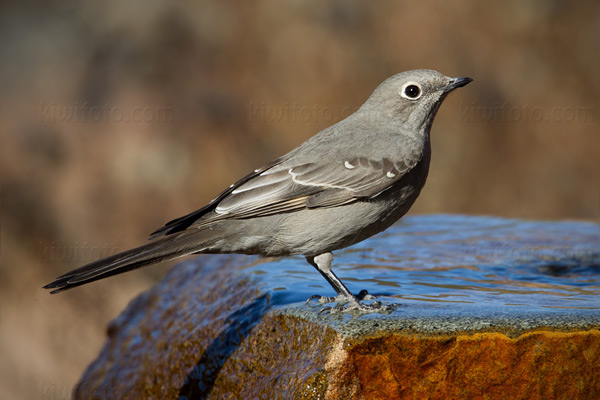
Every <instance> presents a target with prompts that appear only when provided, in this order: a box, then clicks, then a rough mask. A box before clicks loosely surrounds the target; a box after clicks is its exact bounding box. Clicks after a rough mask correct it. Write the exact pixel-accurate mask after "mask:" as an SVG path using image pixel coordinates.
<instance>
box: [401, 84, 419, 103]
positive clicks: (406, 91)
mask: <svg viewBox="0 0 600 400" xmlns="http://www.w3.org/2000/svg"><path fill="white" fill-rule="evenodd" d="M422 95H423V89H421V85H419V84H418V83H417V82H407V83H405V84H404V85H402V89H400V96H402V97H404V98H405V99H407V100H411V101H414V100H418V99H419V98H421V96H422Z"/></svg>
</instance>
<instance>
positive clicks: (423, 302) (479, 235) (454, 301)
mask: <svg viewBox="0 0 600 400" xmlns="http://www.w3.org/2000/svg"><path fill="white" fill-rule="evenodd" d="M334 256H335V259H334V271H335V272H336V274H337V275H338V276H339V277H340V278H341V279H342V281H343V282H344V283H345V284H346V285H347V286H348V287H349V289H350V290H351V291H352V292H353V293H358V292H359V291H360V290H362V289H367V290H368V291H369V293H371V294H376V295H378V296H380V298H379V300H380V301H382V302H384V303H397V304H400V306H401V309H400V311H402V312H410V311H411V310H413V311H415V312H421V313H422V312H423V311H424V310H428V309H432V307H433V308H434V309H437V310H438V311H440V307H441V309H443V310H444V312H451V313H453V314H457V313H458V314H462V313H469V314H477V313H485V312H494V313H508V314H513V313H516V314H520V313H528V312H530V311H534V310H535V312H536V313H540V312H541V313H545V312H549V313H553V312H560V313H562V314H564V313H565V312H568V310H570V309H571V310H574V312H575V313H577V314H581V313H584V314H588V315H589V314H590V313H593V314H600V229H599V226H598V224H594V223H587V222H537V221H523V220H514V219H503V218H492V217H472V216H461V215H428V216H413V217H406V218H404V219H403V220H401V221H400V222H398V223H397V224H396V225H394V226H393V227H391V228H390V229H388V230H387V231H385V232H382V233H380V234H379V235H376V236H374V237H372V238H370V239H368V240H365V241H363V242H361V243H359V244H357V245H355V246H352V247H350V248H347V249H343V250H339V251H337V252H334ZM244 269H245V271H246V272H249V273H251V274H252V275H254V276H256V277H257V278H258V279H259V280H260V281H261V282H263V285H264V290H265V291H268V292H271V296H272V301H273V303H274V305H275V306H281V305H287V304H292V303H301V302H304V301H305V300H306V299H307V298H308V297H310V296H311V295H313V294H319V295H323V296H332V295H334V294H335V293H334V291H333V289H332V288H331V287H330V286H329V284H328V283H327V282H326V281H325V280H324V279H323V278H322V277H321V275H320V274H319V273H318V272H317V271H316V270H315V269H314V268H313V267H312V266H310V265H309V264H308V263H307V262H306V261H305V260H304V258H303V257H289V258H281V259H269V260H262V259H256V263H254V264H252V265H250V266H247V267H245V268H244ZM559 310H562V311H559Z"/></svg>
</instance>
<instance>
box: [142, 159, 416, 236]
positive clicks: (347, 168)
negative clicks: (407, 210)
mask: <svg viewBox="0 0 600 400" xmlns="http://www.w3.org/2000/svg"><path fill="white" fill-rule="evenodd" d="M414 165H415V164H409V163H404V162H392V161H390V160H388V159H382V160H371V159H368V158H366V157H355V158H353V159H349V160H347V161H336V162H334V161H326V160H324V161H319V162H309V163H304V164H299V165H292V166H290V165H289V163H286V162H282V161H281V160H275V161H274V162H272V163H270V164H268V165H266V166H265V167H263V168H260V169H257V170H255V171H254V172H253V173H251V174H249V175H247V176H246V177H244V178H242V179H241V180H239V181H238V182H236V183H235V184H233V185H231V186H230V187H229V188H228V189H227V190H225V191H224V192H222V193H221V194H220V195H219V196H217V197H216V198H215V199H214V200H212V201H211V202H210V203H209V204H208V205H206V206H205V207H203V208H201V209H199V210H197V211H195V212H193V213H191V214H188V215H185V216H183V217H181V218H178V219H175V220H173V221H171V222H169V223H167V224H166V225H165V226H164V227H162V228H160V229H158V230H157V231H155V232H154V233H152V235H151V236H150V237H151V238H155V237H158V236H163V235H169V234H172V233H175V232H180V231H183V230H185V229H187V228H188V227H190V226H192V225H198V224H205V223H209V222H214V221H216V220H219V219H231V218H255V217H263V216H267V215H273V214H279V213H286V212H290V211H296V210H300V209H303V208H316V207H333V206H339V205H342V204H347V203H351V202H353V201H356V200H358V199H361V198H372V197H375V196H377V195H378V194H380V193H381V192H383V191H385V190H386V189H387V188H389V187H390V186H391V185H392V184H394V183H395V182H397V181H398V180H399V179H401V178H402V176H404V175H405V174H406V172H408V171H409V170H410V169H411V168H412V167H414Z"/></svg>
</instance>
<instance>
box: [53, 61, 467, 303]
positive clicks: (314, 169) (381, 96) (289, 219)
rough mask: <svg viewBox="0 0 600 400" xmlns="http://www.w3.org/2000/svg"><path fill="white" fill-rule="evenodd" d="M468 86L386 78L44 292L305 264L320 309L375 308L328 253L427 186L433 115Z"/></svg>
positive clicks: (417, 75) (405, 75) (364, 233)
mask: <svg viewBox="0 0 600 400" xmlns="http://www.w3.org/2000/svg"><path fill="white" fill-rule="evenodd" d="M471 81H472V79H471V78H449V77H447V76H444V75H442V74H440V73H439V72H437V71H432V70H415V71H408V72H402V73H400V74H397V75H394V76H392V77H390V78H388V79H386V80H385V81H384V82H383V83H381V84H380V85H379V86H378V87H377V88H376V89H375V91H374V92H373V94H372V95H371V97H369V99H368V100H367V101H366V102H365V103H364V104H363V105H362V106H361V107H360V108H359V109H358V110H357V111H356V112H355V113H354V114H352V115H350V116H349V117H347V118H346V119H344V120H342V121H340V122H338V123H336V124H335V125H332V126H330V127H329V128H326V129H324V130H322V131H321V132H319V133H318V134H316V135H315V136H313V137H311V138H310V139H308V140H306V141H305V142H304V143H302V144H301V145H300V146H298V147H296V148H295V149H294V150H292V151H290V152H289V153H287V154H286V155H284V156H282V157H280V158H278V159H276V160H274V161H272V162H270V163H268V164H266V165H264V166H263V167H261V168H258V169H256V170H254V171H253V172H251V173H250V174H248V175H246V176H245V177H243V178H242V179H240V180H239V181H237V182H236V183H234V184H233V185H231V186H229V188H227V189H226V190H225V191H224V192H222V193H221V194H219V195H218V196H217V197H216V198H215V199H214V200H212V201H211V202H210V203H208V204H207V205H206V206H204V207H203V208H201V209H199V210H197V211H194V212H192V213H190V214H188V215H185V216H183V217H181V218H177V219H175V220H173V221H171V222H169V223H167V224H166V225H165V226H163V227H162V228H160V229H158V230H156V231H155V232H154V233H152V234H151V235H150V239H153V240H152V241H151V242H150V243H148V244H145V245H143V246H140V247H136V248H134V249H131V250H127V251H124V252H122V253H119V254H115V255H113V256H110V257H107V258H104V259H102V260H98V261H95V262H92V263H90V264H87V265H85V266H83V267H81V268H78V269H75V270H73V271H71V272H68V273H66V274H64V275H62V276H59V277H58V278H56V279H55V280H54V281H53V282H51V283H49V284H48V285H46V286H44V288H45V289H54V290H53V291H52V293H57V292H61V291H64V290H67V289H71V288H74V287H76V286H80V285H83V284H86V283H88V282H92V281H96V280H99V279H103V278H107V277H109V276H112V275H117V274H120V273H123V272H126V271H131V270H133V269H137V268H141V267H144V266H146V265H150V264H155V263H158V262H161V261H166V260H171V259H174V258H177V257H181V256H185V255H188V254H196V253H243V254H258V255H261V256H289V255H304V256H305V257H306V260H307V261H308V262H309V263H310V264H311V265H312V266H313V267H315V268H316V269H317V270H318V271H319V272H320V273H321V275H323V277H324V278H325V279H326V280H327V282H329V284H330V285H331V286H332V287H333V288H334V289H335V291H336V293H337V297H335V298H327V297H323V298H320V300H321V301H320V302H321V303H324V302H330V301H337V302H338V304H343V305H347V307H346V309H347V310H352V309H358V310H362V311H366V312H368V311H373V310H375V309H377V308H378V307H379V306H374V305H373V304H371V305H367V304H364V303H362V302H361V300H363V299H365V298H367V296H366V291H362V292H361V293H360V295H358V296H354V295H353V294H352V293H351V292H350V291H349V290H348V288H346V286H345V285H344V284H343V283H342V282H341V281H340V279H339V278H338V277H337V276H336V275H335V274H334V273H333V271H332V265H331V264H332V261H333V255H332V254H331V252H332V251H334V250H337V249H341V248H344V247H348V246H351V245H353V244H355V243H358V242H360V241H362V240H364V239H366V238H368V237H370V236H372V235H374V234H376V233H378V232H381V231H383V230H384V229H386V228H388V227H389V226H390V225H392V224H393V223H394V222H396V221H397V220H398V219H399V218H400V217H402V216H403V215H404V214H405V213H406V212H407V211H408V210H409V208H410V207H411V206H412V204H413V203H414V201H415V199H416V198H417V196H418V195H419V192H420V191H421V189H422V188H423V185H424V184H425V180H426V179H427V172H428V170H429V160H430V157H431V148H430V141H429V131H430V129H431V125H432V123H433V119H434V117H435V114H436V112H437V110H438V108H439V107H440V105H441V103H442V101H443V100H444V98H445V97H446V95H447V94H448V93H449V92H451V91H452V90H454V89H456V88H458V87H461V86H465V85H466V84H468V83H469V82H471ZM313 297H315V296H313ZM318 297H320V296H318ZM309 300H310V299H309Z"/></svg>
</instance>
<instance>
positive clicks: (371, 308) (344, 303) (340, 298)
mask: <svg viewBox="0 0 600 400" xmlns="http://www.w3.org/2000/svg"><path fill="white" fill-rule="evenodd" d="M374 299H376V296H373V295H371V294H369V293H368V292H367V291H366V290H361V291H360V293H359V294H358V295H356V296H354V295H352V296H344V295H342V294H339V295H337V296H336V297H327V296H319V295H314V296H311V297H309V299H308V300H306V305H308V306H309V307H312V308H315V307H320V306H321V305H323V304H328V303H337V304H336V305H335V306H332V307H323V308H322V309H321V310H320V311H319V313H325V312H327V313H330V314H336V313H358V314H362V313H365V314H366V313H375V312H379V313H389V312H391V311H393V310H395V309H396V307H397V305H394V304H383V303H381V302H380V301H373V302H372V303H369V304H365V303H363V302H362V301H363V300H374ZM313 300H317V302H318V303H317V305H316V306H315V305H311V302H312V301H313Z"/></svg>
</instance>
